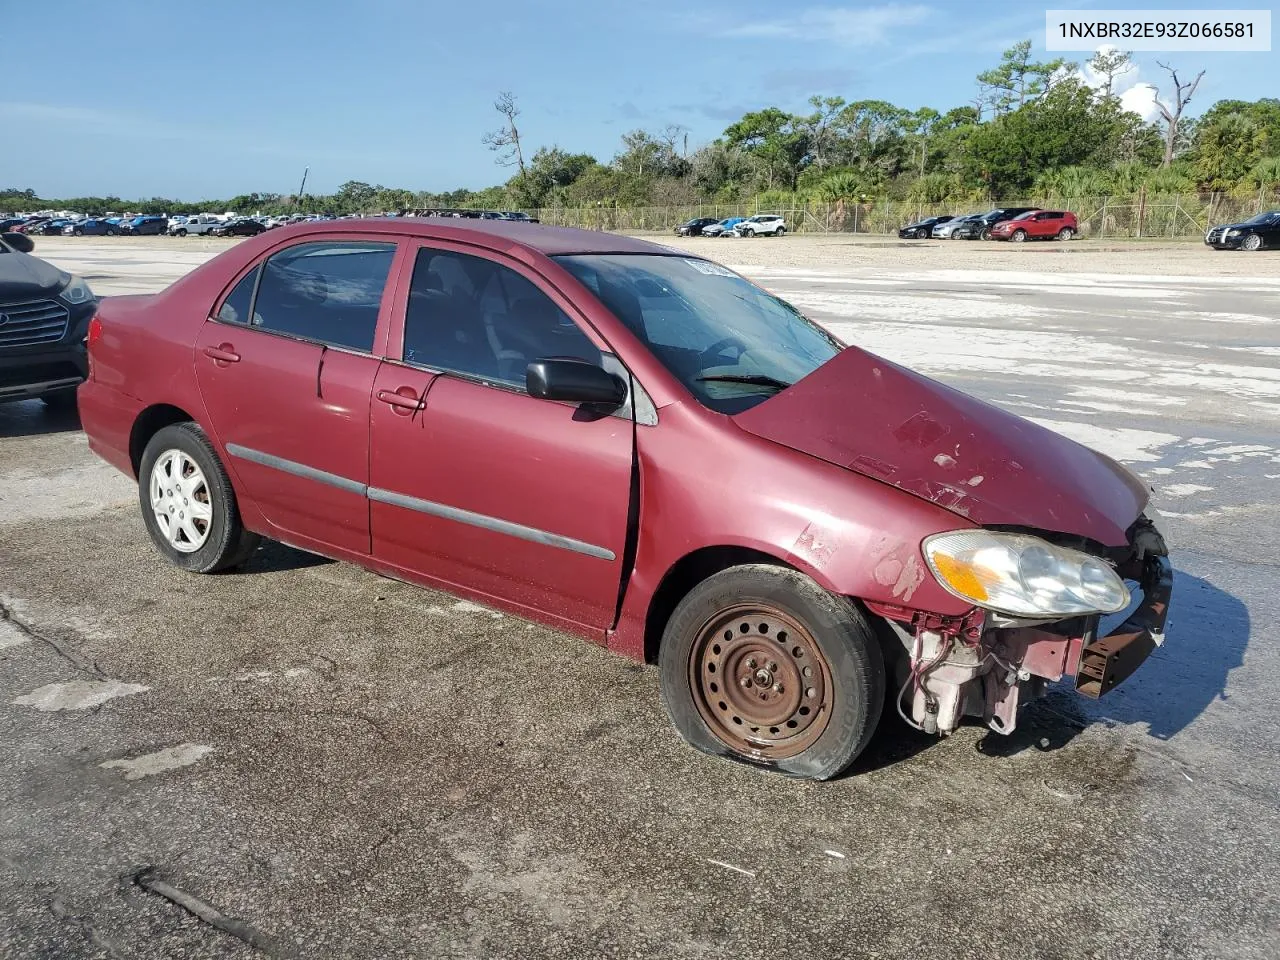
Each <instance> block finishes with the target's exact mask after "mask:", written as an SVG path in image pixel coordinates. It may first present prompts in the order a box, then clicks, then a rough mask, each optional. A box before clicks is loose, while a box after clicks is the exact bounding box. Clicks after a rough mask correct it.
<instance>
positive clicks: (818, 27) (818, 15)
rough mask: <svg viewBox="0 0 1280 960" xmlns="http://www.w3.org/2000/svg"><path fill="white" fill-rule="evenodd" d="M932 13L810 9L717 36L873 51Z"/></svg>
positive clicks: (889, 8)
mask: <svg viewBox="0 0 1280 960" xmlns="http://www.w3.org/2000/svg"><path fill="white" fill-rule="evenodd" d="M932 13H933V11H932V10H931V9H930V8H929V7H926V6H922V5H920V4H910V5H903V4H897V3H890V4H885V5H884V6H879V7H870V8H866V9H856V10H851V9H845V8H840V7H810V8H809V9H807V10H802V11H800V12H799V13H797V14H795V15H794V16H790V17H784V18H779V19H775V20H754V21H747V22H746V23H740V24H738V25H736V26H732V27H726V28H724V29H722V30H719V31H717V32H718V33H719V35H720V36H723V37H750V38H764V39H771V38H772V39H780V40H781V39H786V40H825V41H827V42H829V43H837V44H840V45H841V46H846V47H872V46H879V45H882V44H887V43H888V42H889V34H890V33H891V32H892V31H893V30H894V29H896V28H898V27H909V26H913V25H915V24H918V23H921V22H923V21H924V20H926V19H927V18H928V17H929V16H930V15H931V14H932Z"/></svg>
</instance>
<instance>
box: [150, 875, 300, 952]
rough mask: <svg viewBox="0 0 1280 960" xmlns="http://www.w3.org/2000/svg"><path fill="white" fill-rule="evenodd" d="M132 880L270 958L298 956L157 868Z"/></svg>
mask: <svg viewBox="0 0 1280 960" xmlns="http://www.w3.org/2000/svg"><path fill="white" fill-rule="evenodd" d="M129 879H130V881H131V882H132V883H133V884H134V885H135V886H137V887H138V888H139V889H141V890H144V891H146V892H147V893H150V894H154V895H155V896H157V897H160V898H162V899H164V900H168V901H169V902H170V903H172V904H174V905H175V906H178V907H181V908H182V909H183V910H186V911H187V912H188V913H190V914H191V915H192V916H194V917H196V918H197V919H199V920H202V921H204V922H205V923H207V924H209V926H211V927H213V928H215V929H217V930H221V931H222V932H223V933H225V934H227V935H229V936H232V937H235V938H236V939H237V940H239V941H241V942H242V943H246V944H248V945H249V946H251V947H253V948H254V949H255V950H259V951H261V952H262V953H265V954H266V955H267V956H269V957H281V958H291V957H297V956H298V954H297V952H296V951H294V950H293V948H292V947H289V946H287V945H285V944H282V943H280V942H279V941H277V939H276V938H275V937H274V936H272V935H271V934H269V933H266V932H264V931H262V930H259V929H258V928H257V927H255V926H254V925H253V924H251V923H246V922H245V921H244V920H239V919H237V918H235V917H228V916H227V915H226V914H224V913H223V912H222V911H221V910H219V909H218V908H217V907H215V906H214V905H213V904H211V903H209V902H207V901H205V900H201V899H200V898H199V897H197V896H195V895H194V894H190V893H187V892H186V891H185V890H181V889H179V888H178V887H175V886H173V885H172V884H169V883H166V882H165V881H163V880H161V879H160V878H159V877H157V876H156V875H155V867H143V868H142V869H141V870H138V871H136V872H135V873H133V874H132V875H131V876H130V877H129Z"/></svg>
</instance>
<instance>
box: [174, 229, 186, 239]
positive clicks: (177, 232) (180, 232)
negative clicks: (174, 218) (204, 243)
mask: <svg viewBox="0 0 1280 960" xmlns="http://www.w3.org/2000/svg"><path fill="white" fill-rule="evenodd" d="M173 235H174V236H175V237H185V236H186V235H187V231H186V230H185V229H183V228H181V227H180V228H178V229H177V230H175V231H173Z"/></svg>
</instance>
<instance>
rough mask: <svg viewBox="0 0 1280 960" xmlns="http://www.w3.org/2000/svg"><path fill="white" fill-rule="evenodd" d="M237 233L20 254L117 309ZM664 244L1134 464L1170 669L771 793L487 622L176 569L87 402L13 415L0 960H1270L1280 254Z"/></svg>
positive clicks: (621, 670) (502, 626)
mask: <svg viewBox="0 0 1280 960" xmlns="http://www.w3.org/2000/svg"><path fill="white" fill-rule="evenodd" d="M661 242H671V240H670V238H662V240H661ZM227 243H228V241H220V240H203V239H195V238H187V239H185V240H177V239H174V240H169V239H166V238H156V239H149V238H147V239H139V240H119V241H107V240H101V241H99V240H72V239H70V238H68V239H65V240H63V239H61V238H48V239H46V238H38V239H37V244H38V247H37V252H38V253H40V254H41V255H44V256H46V257H48V258H50V259H52V260H54V261H55V262H57V263H59V264H61V265H63V266H65V267H67V268H68V269H74V270H76V271H78V272H81V273H83V274H85V275H86V276H88V277H89V278H90V282H91V283H92V284H93V286H94V287H95V289H97V290H99V291H101V292H103V293H124V292H143V291H147V290H154V289H158V288H159V287H161V286H163V285H164V284H165V283H167V282H168V281H169V280H171V279H172V278H174V277H176V276H178V275H181V274H182V273H183V272H185V271H186V270H189V269H190V268H191V267H192V266H194V265H195V264H197V263H199V262H201V261H202V260H203V259H206V258H207V257H209V256H211V255H212V254H213V253H215V252H216V251H218V250H220V249H224V248H225V247H226V245H227ZM679 246H681V247H683V248H687V249H694V250H697V251H699V252H702V251H706V252H708V253H709V254H710V255H712V256H714V257H716V258H718V259H720V260H722V261H724V262H726V263H729V264H731V265H735V266H737V267H739V268H740V269H741V270H742V271H743V272H745V273H748V274H749V275H751V276H753V277H755V278H756V279H758V280H759V281H760V282H761V283H763V284H764V285H765V286H767V287H769V288H771V289H774V290H776V291H777V292H778V293H779V294H781V295H782V296H784V297H786V298H787V299H789V300H791V301H792V302H794V303H795V304H796V305H797V306H799V307H801V308H802V309H804V310H805V311H806V312H808V313H810V314H811V315H812V316H814V317H815V318H817V319H819V320H820V321H822V322H824V323H826V324H828V325H829V326H831V327H832V329H833V330H835V331H836V332H837V333H838V334H839V335H841V336H842V337H844V338H846V339H848V340H851V341H855V342H859V343H862V344H864V345H865V346H867V347H869V348H870V349H872V350H876V351H878V352H881V353H883V354H885V355H887V356H889V357H890V358H892V359H895V360H899V361H902V362H905V363H908V364H911V365H913V366H916V367H918V368H920V369H922V370H924V371H926V372H928V373H930V374H931V375H933V376H936V377H938V378H940V379H942V380H944V381H946V382H949V383H952V384H954V385H957V386H959V387H961V388H963V389H966V390H969V391H971V392H974V393H977V394H978V395H980V396H983V397H985V398H987V399H990V400H992V401H994V402H996V403H999V404H1001V405H1003V406H1005V407H1006V408H1008V409H1010V410H1012V411H1014V412H1016V413H1019V414H1021V415H1024V416H1028V417H1032V418H1034V419H1037V420H1039V421H1040V422H1043V423H1046V424H1048V425H1050V426H1051V427H1053V428H1055V429H1058V430H1061V431H1062V432H1064V433H1067V434H1068V435H1070V436H1073V437H1075V438H1077V439H1080V440H1082V441H1084V442H1086V443H1091V444H1093V445H1095V446H1097V447H1099V448H1100V449H1103V450H1104V451H1105V452H1107V453H1110V454H1112V455H1113V456H1117V457H1119V458H1120V459H1122V460H1125V461H1126V462H1128V463H1130V464H1131V465H1132V466H1133V467H1134V468H1135V469H1137V470H1139V471H1140V472H1141V473H1142V474H1143V475H1144V476H1145V477H1147V478H1148V480H1149V481H1150V482H1151V483H1152V484H1153V485H1154V486H1155V487H1156V500H1155V505H1156V507H1157V508H1158V510H1159V511H1160V514H1161V525H1162V527H1163V528H1164V529H1165V531H1166V533H1167V535H1168V536H1169V538H1170V540H1171V542H1172V544H1173V548H1174V561H1175V565H1176V567H1177V571H1178V572H1177V580H1176V584H1175V590H1174V602H1173V608H1172V614H1171V619H1170V623H1169V627H1168V639H1167V641H1166V644H1165V645H1164V647H1163V648H1162V649H1161V650H1160V651H1158V652H1157V654H1156V655H1155V656H1154V657H1153V658H1152V660H1151V661H1149V662H1148V663H1147V664H1146V665H1144V667H1143V669H1142V670H1141V671H1140V672H1139V673H1138V674H1137V675H1136V676H1135V677H1133V678H1132V679H1131V680H1130V681H1128V682H1127V683H1126V684H1124V685H1123V686H1122V687H1120V688H1119V689H1118V690H1116V691H1115V692H1114V693H1113V694H1111V695H1109V696H1108V697H1106V698H1104V699H1103V700H1101V701H1097V702H1089V701H1083V700H1080V699H1078V698H1076V697H1075V696H1074V694H1072V693H1070V692H1069V691H1067V690H1055V691H1053V692H1052V693H1051V695H1050V696H1049V697H1048V698H1046V699H1045V700H1043V701H1040V702H1038V703H1036V704H1033V705H1032V706H1031V707H1030V708H1028V710H1027V711H1026V712H1025V713H1024V715H1023V719H1022V726H1021V727H1020V729H1019V732H1018V733H1017V734H1016V735H1015V736H1014V737H1011V738H1004V737H999V736H996V735H994V734H988V733H987V732H986V731H985V730H983V729H982V728H979V727H976V726H970V727H965V728H962V729H961V730H960V731H959V732H958V733H957V734H956V735H955V736H952V737H950V738H948V739H947V740H942V741H935V740H932V739H929V738H924V737H919V736H917V735H915V734H914V733H912V732H911V731H908V730H906V729H905V728H903V727H902V726H901V725H900V724H899V723H898V722H896V721H894V720H886V722H885V723H884V724H882V726H881V729H880V732H879V733H878V734H877V736H876V739H875V740H874V741H873V743H872V745H871V747H870V749H869V751H868V753H867V754H866V755H865V756H864V757H863V758H862V759H861V760H860V761H859V763H858V764H857V765H856V767H855V769H854V771H853V773H852V774H851V775H849V776H847V777H845V778H843V779H840V780H838V781H835V782H832V783H827V784H810V783H799V782H794V781H789V780H785V779H782V778H779V777H774V776H769V775H765V774H761V773H758V772H756V771H753V770H750V769H747V768H743V767H739V766H735V765H731V764H726V763H723V762H715V761H712V760H710V759H708V758H705V757H703V756H701V755H699V754H695V753H693V752H692V751H690V750H689V749H687V748H686V747H684V746H683V744H682V743H680V741H679V740H678V739H677V738H676V736H675V735H674V733H672V732H671V731H670V729H669V727H668V725H667V723H666V720H665V718H664V716H663V715H662V711H661V708H660V706H659V704H658V696H657V677H656V674H655V671H654V670H652V669H651V668H647V667H643V666H638V665H635V664H631V663H629V662H626V661H622V660H619V659H617V658H615V657H612V656H610V655H609V654H607V653H606V652H604V651H602V650H599V649H597V648H595V647H592V646H590V645H588V644H585V643H583V642H581V641H578V640H576V639H573V638H569V637H565V636H563V635H560V634H557V633H554V632H552V631H549V630H545V629H543V628H541V627H534V626H530V625H527V624H525V623H523V622H520V621H517V620H515V619H513V618H510V617H506V616H502V615H500V614H497V613H494V612H491V611H488V610H485V609H484V608H482V607H478V606H476V605H474V604H470V603H459V602H457V601H455V600H453V599H452V598H450V597H448V596H445V595H443V594H438V593H433V592H431V591H425V590H419V589H416V588H412V587H408V586H405V585H402V584H398V583H394V582H390V581H387V580H383V579H381V578H379V577H376V576H374V575H372V574H369V573H367V572H365V571H362V570H360V569H357V568H354V567H350V566H347V565H345V564H338V563H331V562H328V561H324V560H322V559H320V558H316V557H312V556H309V555H306V554H302V553H299V552H297V551H294V550H291V549H288V548H285V547H280V546H268V547H266V548H264V549H263V550H262V551H261V552H260V553H259V554H257V555H256V556H255V558H254V559H253V561H252V562H251V563H250V565H249V566H248V568H247V569H245V570H244V571H243V572H240V573H236V574H232V575H225V576H218V577H192V576H189V575H184V574H182V573H180V572H179V571H178V570H176V569H174V568H172V567H170V566H168V565H166V564H164V563H162V562H161V561H160V559H159V558H158V557H157V555H156V554H155V552H154V551H153V550H152V548H151V546H150V544H149V541H148V540H147V538H146V535H145V533H144V531H143V528H142V525H141V521H140V519H139V516H138V510H137V505H136V492H135V490H134V488H133V487H132V485H131V484H130V483H129V482H128V481H127V480H126V479H125V478H123V477H121V476H119V475H118V474H116V473H114V472H113V471H112V470H110V469H109V468H107V467H105V466H104V465H102V464H100V463H99V462H97V461H96V460H95V459H94V457H93V456H92V455H91V454H90V453H89V451H88V449H87V447H86V445H85V442H84V437H83V434H81V433H80V432H79V429H78V424H77V422H76V421H75V419H74V417H71V418H59V417H55V416H51V415H49V414H47V413H46V412H45V411H43V410H42V408H41V407H40V406H39V405H38V404H16V405H10V406H7V407H0V603H3V605H4V607H3V612H2V614H3V617H2V618H0V749H2V750H3V752H4V755H5V757H6V762H5V763H4V764H0V956H4V957H8V956H14V957H50V958H52V957H59V958H62V957H125V956H128V957H131V958H133V957H136V958H150V957H156V958H161V957H164V958H171V957H177V958H187V957H191V958H195V957H240V956H254V955H260V954H261V953H266V954H268V955H274V956H300V957H378V958H383V957H426V956H430V957H437V956H438V957H539V958H541V957H600V956H626V957H649V956H653V957H672V956H676V957H686V956H687V957H724V958H731V957H732V958H749V957H777V956H792V955H806V954H807V955H815V956H857V957H864V956H865V957H901V956H910V955H919V954H924V955H942V956H946V957H958V958H959V957H966V958H967V957H973V958H983V960H992V958H1005V957H1008V958H1014V957H1018V958H1022V957H1037V958H1040V957H1050V958H1056V957H1061V958H1078V957H1117V958H1125V960H1129V958H1147V957H1150V958H1161V960H1165V958H1171V957H1205V958H1257V960H1273V958H1275V957H1276V956H1278V955H1280V789H1278V788H1280V759H1278V755H1277V752H1276V750H1275V746H1274V742H1273V741H1272V740H1271V737H1270V722H1271V719H1272V707H1273V701H1274V699H1275V691H1276V689H1277V687H1278V686H1280V653H1278V652H1277V650H1276V647H1275V645H1274V644H1273V643H1271V641H1270V635H1269V633H1268V632H1267V627H1266V625H1267V624H1270V623H1274V622H1275V621H1276V620H1277V618H1278V617H1280V599H1278V598H1280V566H1277V563H1276V559H1275V558H1276V555H1277V551H1278V548H1280V523H1277V521H1278V520H1280V516H1278V514H1280V509H1278V508H1277V506H1276V500H1275V491H1276V489H1277V487H1276V481H1277V480H1280V373H1277V366H1278V364H1277V357H1278V356H1280V313H1277V302H1278V300H1277V295H1278V294H1280V255H1276V254H1268V253H1263V254H1256V255H1247V254H1222V253H1213V252H1211V251H1208V250H1206V249H1204V248H1203V247H1201V246H1200V245H1196V244H1191V245H1176V246H1175V245H1161V246H1156V245H1152V246H1147V245H1141V244H1128V245H1117V244H1110V245H1107V246H1105V247H1104V246H1103V245H1101V244H1098V245H1091V244H1090V243H1089V242H1087V241H1078V242H1073V243H1070V244H1065V245H1063V244H1049V243H1046V244H1027V245H1025V246H1023V247H1016V248H1015V247H1011V246H1009V245H997V244H981V243H964V242H954V243H952V242H926V243H923V244H914V245H913V244H906V243H903V244H899V243H896V242H892V241H858V242H851V241H849V240H846V239H845V238H826V237H820V238H806V237H786V238H783V239H781V240H777V241H774V240H764V239H760V240H754V241H745V240H734V241H712V240H693V241H681V242H680V243H679ZM191 898H195V899H191ZM182 903H185V906H183V905H180V904H182ZM211 909H212V910H216V911H217V913H216V914H215V913H210V910H211ZM198 914H200V915H203V919H201V918H200V916H197V915H198ZM220 917H221V918H223V920H225V919H226V918H231V920H232V922H231V923H230V924H227V923H223V924H222V928H219V927H218V926H215V925H214V924H212V923H210V922H209V921H210V920H214V921H219V918H220ZM219 922H221V921H219ZM237 923H238V924H240V926H236V924H237ZM228 926H229V927H230V928H231V929H232V930H233V932H234V934H235V935H233V934H232V933H227V932H224V929H223V928H227V927H228ZM251 944H256V946H255V945H251Z"/></svg>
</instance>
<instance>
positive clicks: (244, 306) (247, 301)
mask: <svg viewBox="0 0 1280 960" xmlns="http://www.w3.org/2000/svg"><path fill="white" fill-rule="evenodd" d="M259 270H261V267H259V268H257V269H255V270H250V271H249V272H248V273H246V274H245V275H244V279H242V280H241V281H240V282H239V283H237V284H236V288H235V289H234V290H232V291H231V293H230V295H229V296H228V297H227V299H225V300H223V301H222V306H221V308H219V310H218V319H219V320H221V321H222V322H223V323H248V322H249V306H250V305H251V304H252V303H253V288H254V286H255V285H256V284H257V282H258V272H259Z"/></svg>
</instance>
